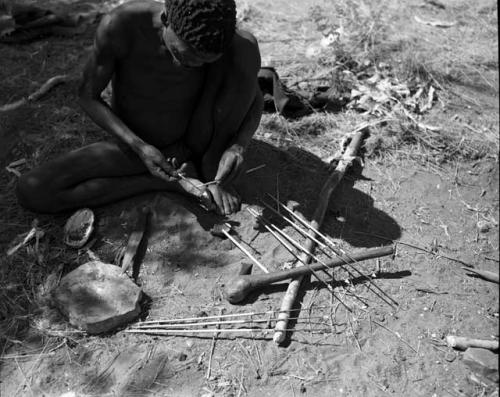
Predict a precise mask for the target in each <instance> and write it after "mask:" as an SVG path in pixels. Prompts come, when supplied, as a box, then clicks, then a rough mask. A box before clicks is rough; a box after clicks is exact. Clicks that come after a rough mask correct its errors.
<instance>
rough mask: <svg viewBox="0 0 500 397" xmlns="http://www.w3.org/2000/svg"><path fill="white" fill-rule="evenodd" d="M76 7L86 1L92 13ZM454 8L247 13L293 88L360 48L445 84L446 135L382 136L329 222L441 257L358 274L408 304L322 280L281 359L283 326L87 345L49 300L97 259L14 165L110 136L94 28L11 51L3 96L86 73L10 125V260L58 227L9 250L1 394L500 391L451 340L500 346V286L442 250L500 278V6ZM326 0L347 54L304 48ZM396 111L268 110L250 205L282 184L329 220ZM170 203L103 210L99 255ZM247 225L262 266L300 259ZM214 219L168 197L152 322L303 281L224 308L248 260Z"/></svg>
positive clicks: (249, 305) (144, 281)
mask: <svg viewBox="0 0 500 397" xmlns="http://www.w3.org/2000/svg"><path fill="white" fill-rule="evenodd" d="M51 4H55V3H54V2H52V3H51ZM77 4H78V5H79V6H80V7H83V6H82V4H83V2H77ZM443 4H444V5H445V8H444V9H441V8H438V7H436V6H435V5H432V4H431V3H430V2H410V1H408V2H405V6H404V7H403V6H402V5H401V4H400V3H399V2H390V1H384V2H380V4H379V5H373V4H371V3H368V2H367V3H364V2H362V1H341V2H338V3H337V4H335V6H334V5H332V4H330V3H329V2H321V1H315V2H313V1H309V2H298V1H293V2H285V1H275V2H273V3H272V4H268V2H264V1H256V2H254V3H252V4H250V6H249V8H247V11H248V12H247V14H246V20H245V21H244V22H243V25H245V26H246V27H248V28H249V29H250V30H252V31H253V32H254V33H255V34H256V36H257V37H258V39H259V41H260V42H261V51H262V54H263V59H264V63H265V64H273V65H274V66H275V67H276V69H277V71H278V72H279V74H280V76H281V77H282V78H283V79H284V81H285V82H286V83H287V84H288V85H289V86H291V87H294V88H297V87H302V88H310V87H313V86H314V85H318V84H320V83H321V79H322V78H323V77H324V76H325V75H326V76H328V75H329V73H330V72H331V69H332V67H334V66H335V65H337V66H338V64H336V63H335V62H334V61H332V55H335V56H338V55H339V54H340V50H342V51H344V54H348V55H349V59H351V60H352V61H353V62H354V64H356V65H358V66H359V65H360V64H367V65H372V66H373V65H379V64H380V62H384V63H388V64H390V70H391V73H392V74H393V75H394V76H396V77H397V78H398V79H400V81H411V80H412V79H415V77H416V76H418V77H419V78H421V79H422V80H425V81H431V82H432V84H433V85H434V86H435V88H436V89H437V92H438V94H437V96H438V98H439V100H436V101H435V103H434V105H433V107H432V109H431V110H430V111H429V112H428V113H426V114H425V115H423V116H421V117H419V119H418V121H419V122H420V123H424V124H426V125H432V126H439V127H440V129H439V132H433V131H429V130H426V129H424V130H422V129H421V128H420V129H419V128H417V127H416V126H415V123H412V122H409V121H408V119H407V118H405V117H401V118H399V119H397V120H395V121H391V122H388V123H386V124H383V125H381V126H377V127H373V128H371V129H370V132H371V138H370V140H369V142H368V146H367V150H368V152H367V154H366V156H365V164H364V167H363V171H362V174H361V175H360V174H359V172H352V173H351V174H350V175H349V176H348V177H346V179H345V180H344V182H343V183H342V185H341V186H340V187H339V189H338V190H337V191H336V192H335V193H334V197H332V199H331V202H330V207H329V211H328V213H327V217H326V220H325V223H324V225H323V230H324V231H325V232H326V233H327V234H328V235H329V236H331V237H332V239H334V240H335V242H336V243H337V244H338V245H339V246H340V247H342V248H343V249H345V250H348V251H349V252H356V250H359V249H361V248H364V247H375V246H381V245H385V244H388V243H390V242H392V241H400V242H403V243H407V244H410V245H412V246H417V247H420V248H424V249H425V250H426V251H427V252H424V251H422V250H418V249H415V248H412V247H411V246H409V245H399V246H398V254H397V256H396V258H395V259H394V260H389V259H383V260H382V261H380V263H379V267H380V269H379V271H378V272H377V263H376V261H367V262H366V263H363V265H361V266H360V267H359V268H360V270H362V271H363V272H365V273H368V274H372V273H376V275H377V277H376V283H377V285H378V286H379V287H380V288H381V289H382V290H383V291H385V292H386V293H387V294H388V295H390V296H391V297H392V298H393V299H395V300H396V301H397V302H398V303H399V305H398V307H397V308H396V309H392V308H391V307H389V306H388V305H387V304H385V303H384V302H383V300H382V299H381V298H380V297H378V296H377V295H376V294H374V293H373V292H372V291H371V290H370V289H369V286H368V284H367V283H365V282H363V281H362V280H356V279H354V280H351V282H349V283H346V282H345V281H344V280H345V279H347V278H348V276H347V275H346V274H345V273H343V272H342V271H340V272H338V273H336V276H335V279H336V281H335V284H334V286H335V291H336V292H337V295H338V296H339V297H340V298H341V300H342V302H344V303H345V304H346V305H348V306H349V307H351V308H352V309H353V312H352V313H350V312H348V311H347V310H346V309H345V308H344V307H343V306H342V304H341V303H340V302H339V301H337V300H334V299H333V298H332V297H331V295H330V294H329V292H328V291H327V290H326V289H325V288H323V285H322V284H320V283H318V282H315V281H312V282H311V283H308V284H306V285H305V287H304V288H303V290H304V293H303V296H302V297H301V299H302V308H303V309H302V311H301V315H300V319H299V321H298V324H296V326H295V327H296V330H297V331H296V332H294V333H293V334H291V339H290V340H288V342H287V344H286V345H285V346H282V347H277V346H275V345H274V343H273V342H272V340H271V339H272V333H262V332H261V333H257V332H256V333H254V334H251V335H250V336H248V337H246V338H242V337H227V336H222V335H220V336H219V337H218V338H217V340H216V342H215V345H214V347H213V343H214V342H213V340H212V336H211V335H210V336H209V337H206V338H200V337H196V338H195V337H150V336H143V335H139V336H134V335H130V334H126V333H124V332H123V331H120V332H118V333H115V334H112V335H106V336H104V337H90V336H86V335H82V334H80V333H71V330H70V329H69V328H68V327H67V326H66V325H65V322H64V320H63V319H62V318H61V317H60V316H59V314H58V313H57V312H56V311H55V310H54V309H52V308H51V307H50V305H49V303H50V302H49V300H48V299H47V296H48V292H49V291H50V289H51V288H52V287H53V286H54V285H56V284H57V281H58V279H59V278H60V277H61V275H63V274H65V273H67V272H68V271H70V270H71V269H74V268H75V267H76V266H78V265H79V264H82V263H85V262H86V261H88V260H89V253H88V251H85V250H81V251H71V250H69V249H67V248H66V247H64V245H63V244H62V238H61V237H62V236H61V235H62V226H63V225H64V222H65V220H66V218H67V215H66V214H65V215H61V216H58V217H49V216H39V215H35V214H32V213H29V212H26V211H24V210H22V209H21V208H20V207H19V206H18V205H17V203H16V201H15V199H14V195H13V191H14V188H15V182H16V176H15V175H13V174H12V173H10V172H7V171H6V170H5V169H4V167H5V166H6V165H8V164H10V163H11V162H13V161H15V160H19V159H21V158H25V159H26V161H27V162H26V164H25V165H23V166H21V167H20V168H19V171H20V172H24V171H26V169H29V168H31V167H34V166H36V165H37V164H40V163H41V162H43V161H45V160H46V159H48V158H51V157H53V156H55V155H57V154H58V153H61V152H64V151H66V150H69V149H72V148H76V147H78V146H80V145H82V144H86V143H89V142H93V141H95V140H97V139H101V137H102V134H101V133H100V132H99V131H98V129H97V128H96V127H95V126H94V125H93V124H92V123H91V122H90V121H89V120H88V119H87V118H86V117H85V116H84V115H82V113H81V111H80V110H79V109H78V108H77V106H76V104H75V103H74V100H73V98H74V92H75V89H76V84H77V79H78V74H79V71H80V67H81V64H82V62H83V61H84V59H85V57H86V48H88V46H90V45H91V40H92V34H93V29H94V27H93V26H91V27H89V29H88V31H87V32H86V33H85V34H83V35H81V36H78V37H75V38H60V37H51V38H47V39H44V40H40V41H36V42H34V43H32V44H27V45H22V46H6V45H0V51H1V53H2V68H1V70H0V75H1V79H2V80H1V81H2V89H1V90H0V103H7V102H11V101H13V100H15V99H18V98H20V97H22V96H23V95H27V94H29V93H31V92H33V91H34V90H35V89H36V88H37V87H38V86H40V85H41V84H42V83H43V82H44V81H45V80H46V79H48V78H49V77H52V76H54V75H57V74H62V73H65V74H70V75H71V76H74V80H73V81H72V82H71V83H70V84H66V85H62V86H60V87H58V88H57V89H55V90H54V91H52V92H51V93H50V94H49V95H48V96H47V97H45V98H44V99H43V100H41V101H39V102H37V103H31V104H29V105H27V106H25V107H23V108H20V109H19V110H16V111H13V112H10V113H3V114H1V116H0V117H1V118H0V128H1V130H0V139H1V142H2V145H0V159H1V161H2V170H1V171H0V180H1V183H2V192H1V193H0V194H1V200H0V211H1V222H2V223H1V224H2V233H1V236H0V251H1V252H2V253H4V252H6V250H7V249H8V248H9V247H11V244H12V241H13V240H14V239H15V238H16V236H18V235H19V234H22V233H25V232H27V231H28V230H29V229H30V228H31V223H32V221H33V219H35V218H37V219H38V220H39V225H40V227H41V228H42V229H43V230H44V231H45V236H44V237H43V238H42V239H41V240H40V245H39V247H38V248H37V247H35V246H33V245H31V244H30V245H28V246H26V247H24V248H23V249H21V250H20V251H18V253H16V254H15V255H13V256H11V257H6V256H5V255H4V254H2V258H1V261H2V266H1V268H0V275H1V279H0V283H1V291H0V295H1V302H0V315H1V317H0V321H1V330H2V335H3V339H2V341H3V342H2V343H3V354H2V359H1V361H0V365H1V367H0V372H1V383H0V391H1V393H2V395H49V396H52V395H53V396H60V395H63V394H64V393H69V394H67V395H77V396H79V395H158V396H165V395H166V396H182V395H185V396H193V395H205V396H211V395H217V396H219V395H220V396H230V395H234V396H239V395H249V396H261V395H262V396H266V395H273V396H285V395H286V396H289V395H290V396H292V395H310V396H330V395H347V396H359V395H369V396H379V395H386V394H391V395H400V396H403V395H411V396H413V395H414V396H432V395H436V396H446V395H451V396H484V395H488V396H489V395H498V384H492V383H489V382H486V381H484V380H480V379H478V378H477V377H476V376H475V375H473V373H472V372H471V371H470V370H469V369H468V368H467V367H466V366H465V365H464V363H463V361H462V359H461V356H462V354H461V353H458V352H455V351H453V350H452V349H450V348H449V347H447V346H446V344H445V343H444V337H445V336H446V335H448V334H457V335H463V336H473V337H478V338H484V339H492V338H494V339H498V288H497V285H495V284H491V283H488V282H486V281H483V280H480V279H477V278H471V277H469V276H467V272H466V271H465V270H463V269H462V266H463V265H462V264H461V263H459V262H457V261H453V260H449V259H445V258H444V257H443V255H445V256H448V257H451V258H456V259H458V260H460V261H462V262H465V263H468V264H471V265H473V266H475V267H476V268H478V269H483V270H490V271H496V272H498V249H499V247H498V219H499V207H498V178H499V176H498V50H497V49H498V46H497V41H496V40H497V9H496V4H495V3H494V2H489V1H480V2H477V3H475V4H470V3H466V2H463V1H459V0H457V1H447V2H443ZM239 5H240V9H243V8H244V6H245V4H244V3H241V2H240V3H239ZM312 6H321V9H320V11H321V15H323V16H326V17H328V18H329V19H330V21H329V22H328V24H330V25H332V26H335V27H338V26H339V25H342V26H343V28H344V31H345V32H346V33H345V35H344V36H342V41H341V44H342V48H340V47H336V48H335V51H336V52H335V51H334V52H333V53H332V52H328V51H330V50H325V51H327V52H326V53H325V56H324V58H322V57H321V56H319V57H318V56H316V57H312V58H310V59H309V58H306V57H305V56H304V53H305V52H306V51H307V48H309V47H310V46H317V45H318V41H319V39H320V38H321V35H320V34H319V32H317V26H316V25H317V24H315V23H313V19H312V17H311V12H310V10H311V7H312ZM415 15H417V16H419V17H420V18H421V19H422V20H433V21H436V20H442V21H448V22H449V21H455V22H457V23H456V25H454V26H452V27H450V28H447V29H443V28H437V27H432V26H428V25H422V24H420V23H418V22H416V21H415V19H414V16H415ZM345 59H346V58H342V57H340V56H339V57H338V58H337V60H338V61H339V62H344V61H345ZM355 68H356V67H355ZM356 70H359V68H358V69H356ZM368 70H371V71H373V68H372V69H368ZM398 115H399V114H398ZM379 117H381V116H380V114H377V113H376V112H371V113H367V112H362V111H360V110H359V109H343V110H342V111H340V112H337V113H322V112H320V113H315V114H313V115H311V116H308V117H306V118H303V119H301V120H297V121H286V120H284V119H283V118H282V117H279V116H276V115H266V116H265V117H264V119H263V122H262V125H261V128H260V129H259V131H258V134H257V136H256V141H255V142H254V144H253V145H252V149H251V151H250V158H249V164H248V168H252V167H254V166H257V165H260V164H262V163H266V168H265V169H263V170H260V171H257V172H255V173H253V174H251V175H250V176H249V179H250V181H249V183H247V184H246V187H244V188H242V189H243V193H244V197H245V204H246V205H247V206H252V207H254V208H257V209H260V208H261V205H260V202H259V201H258V200H257V198H259V197H265V196H264V193H265V192H270V193H272V194H276V193H277V192H278V193H279V195H280V198H281V199H282V200H283V201H287V200H293V201H296V202H298V203H299V210H300V211H301V212H303V213H304V215H305V216H306V217H310V216H311V214H312V212H313V211H314V207H315V202H316V197H317V194H318V192H319V189H320V188H321V185H322V183H323V181H324V180H325V178H326V175H327V168H326V166H325V163H324V160H325V159H326V158H328V157H329V156H331V155H332V154H333V153H335V152H336V151H337V150H338V149H339V146H340V141H341V139H342V137H343V136H344V135H345V134H346V133H347V132H349V131H352V130H353V129H354V127H355V126H357V125H359V124H361V123H362V122H365V121H368V122H369V121H373V120H376V119H377V118H379ZM151 200H153V197H151V196H144V197H138V198H135V199H132V200H127V201H124V202H122V203H117V204H116V205H112V206H108V207H104V208H100V209H98V210H97V211H96V213H97V217H98V219H99V224H98V230H97V241H96V243H95V244H94V246H93V247H92V248H91V250H92V253H93V254H94V255H97V256H98V257H100V258H101V259H102V260H103V261H106V262H112V261H113V259H114V256H115V254H116V252H117V251H118V249H119V248H120V247H121V246H122V245H123V244H124V243H125V242H126V240H127V235H128V233H130V231H131V227H132V225H133V223H134V222H133V220H134V216H135V215H136V212H135V208H138V207H139V206H140V205H142V204H144V203H148V202H151ZM264 213H265V215H266V216H268V217H270V218H271V219H273V220H274V221H275V222H279V220H278V219H277V218H276V217H273V216H272V214H270V213H267V212H264ZM231 220H232V221H234V222H235V224H236V225H237V227H236V229H237V230H238V232H239V233H240V235H241V237H242V238H243V239H244V240H246V241H250V240H251V239H253V242H252V246H253V247H254V249H255V250H257V252H258V253H257V255H258V256H259V257H260V258H261V259H262V262H264V263H266V265H268V266H269V267H270V268H271V269H278V268H281V267H282V266H283V265H284V264H285V263H287V262H288V261H290V260H291V259H292V257H291V256H290V255H289V254H288V253H287V252H286V251H285V250H284V249H283V248H282V247H280V245H279V244H278V243H276V242H275V241H274V240H273V239H272V237H271V236H270V235H269V234H268V233H266V232H265V231H264V230H255V229H254V228H253V225H254V222H253V220H252V218H251V216H250V215H249V214H248V213H247V212H246V211H242V212H241V213H240V214H238V215H236V216H235V217H234V218H232V219H231ZM215 221H217V219H215V218H213V217H211V216H207V215H206V214H204V213H203V211H201V210H200V209H198V208H197V207H196V206H195V205H193V204H192V203H189V202H188V201H186V200H184V199H182V198H179V197H175V196H162V197H161V198H160V199H159V201H158V205H157V207H156V215H155V218H154V223H153V224H154V230H153V233H152V234H151V236H150V238H149V248H148V251H147V253H146V256H145V259H144V265H143V267H142V268H141V272H140V275H139V283H140V284H141V286H142V287H143V289H144V291H145V293H146V294H147V295H148V296H149V297H150V299H151V301H150V303H149V304H148V306H147V307H146V308H145V309H147V313H148V317H149V318H173V317H187V316H191V315H199V314H200V313H202V312H204V313H207V314H209V315H217V314H218V313H219V312H220V310H221V309H222V308H224V309H225V312H226V313H235V312H240V313H242V312H248V311H261V310H263V311H266V310H273V309H277V308H278V307H279V305H280V301H281V297H282V295H283V293H282V291H284V289H286V285H283V286H277V287H273V288H270V289H265V290H263V291H262V292H261V293H259V294H255V295H252V296H251V297H250V299H249V300H248V301H247V302H246V304H245V305H239V306H232V305H230V304H228V303H227V302H226V301H225V300H224V299H223V298H222V295H221V291H222V290H223V285H224V284H227V283H228V282H230V280H231V278H232V276H234V275H235V273H236V272H237V271H238V268H239V264H240V262H241V261H242V260H243V257H242V255H241V253H240V252H239V251H238V250H237V249H236V248H235V247H234V246H233V245H231V244H230V243H229V242H227V241H226V242H224V241H221V240H218V239H216V238H214V237H212V236H211V235H210V234H209V233H208V229H209V228H210V226H211V225H212V224H213V223H214V222H215ZM282 226H285V225H282ZM286 230H288V231H289V232H290V233H291V231H290V230H289V229H286ZM433 253H434V254H433ZM436 254H438V255H436ZM439 254H440V255H441V256H440V255H439ZM254 271H255V272H257V270H254ZM359 298H362V299H364V300H365V303H366V306H365V305H362V304H360V301H359ZM317 316H320V317H322V318H323V317H324V316H326V318H327V319H328V324H329V327H330V329H329V332H324V331H322V332H317V333H313V332H310V331H309V330H308V327H311V328H313V325H312V324H311V322H312V321H313V320H311V318H312V317H317ZM308 319H309V322H308ZM212 352H213V354H212ZM209 368H210V371H209V372H210V373H208V369H209ZM71 393H72V394H71Z"/></svg>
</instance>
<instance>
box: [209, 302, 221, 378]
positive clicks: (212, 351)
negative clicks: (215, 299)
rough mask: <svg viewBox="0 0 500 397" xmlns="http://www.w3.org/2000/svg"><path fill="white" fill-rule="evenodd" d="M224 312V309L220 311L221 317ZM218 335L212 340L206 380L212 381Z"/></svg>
mask: <svg viewBox="0 0 500 397" xmlns="http://www.w3.org/2000/svg"><path fill="white" fill-rule="evenodd" d="M223 312H224V309H220V313H219V314H220V315H222V313H223ZM216 327H217V329H219V328H220V324H217V325H216ZM217 335H218V334H217V333H216V334H214V337H213V338H212V346H211V347H210V356H209V358H208V368H207V375H206V379H210V375H211V373H212V358H213V356H214V352H215V343H216V341H217Z"/></svg>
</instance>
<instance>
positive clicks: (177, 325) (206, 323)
mask: <svg viewBox="0 0 500 397" xmlns="http://www.w3.org/2000/svg"><path fill="white" fill-rule="evenodd" d="M290 319H291V320H303V319H302V318H301V317H290ZM320 319H324V316H312V317H307V321H308V322H307V323H309V320H320ZM273 321H276V319H275V318H263V319H256V320H252V319H243V320H227V321H200V322H195V323H182V322H180V323H167V324H161V323H157V324H146V325H143V323H139V324H136V325H135V326H133V327H131V328H130V329H178V328H181V329H186V328H189V327H207V326H209V325H211V326H214V325H215V326H224V325H244V324H261V323H268V322H273Z"/></svg>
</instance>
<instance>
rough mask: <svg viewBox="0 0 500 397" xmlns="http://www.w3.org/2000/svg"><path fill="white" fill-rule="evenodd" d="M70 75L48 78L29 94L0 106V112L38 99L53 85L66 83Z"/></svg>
mask: <svg viewBox="0 0 500 397" xmlns="http://www.w3.org/2000/svg"><path fill="white" fill-rule="evenodd" d="M70 78H71V76H68V75H59V76H54V77H51V78H50V79H48V80H47V81H46V82H45V83H44V84H43V85H42V86H41V87H40V88H39V89H38V90H36V91H35V92H34V93H32V94H31V95H28V96H27V97H24V98H22V99H19V100H18V101H15V102H12V103H7V104H5V105H3V106H0V113H1V112H8V111H9V110H14V109H17V108H19V107H21V106H23V105H25V104H26V103H28V102H35V101H38V100H39V99H40V98H41V97H42V96H44V95H45V94H46V93H47V92H49V91H50V90H51V89H52V88H53V87H55V86H56V85H58V84H61V83H67V82H68V81H69V80H70Z"/></svg>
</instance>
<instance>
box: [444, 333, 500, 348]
mask: <svg viewBox="0 0 500 397" xmlns="http://www.w3.org/2000/svg"><path fill="white" fill-rule="evenodd" d="M446 343H447V344H448V346H450V347H453V348H454V349H457V350H467V349H468V348H469V347H478V348H481V349H488V350H492V351H498V341H497V340H485V339H473V338H467V337H463V336H455V335H448V336H447V337H446Z"/></svg>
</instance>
